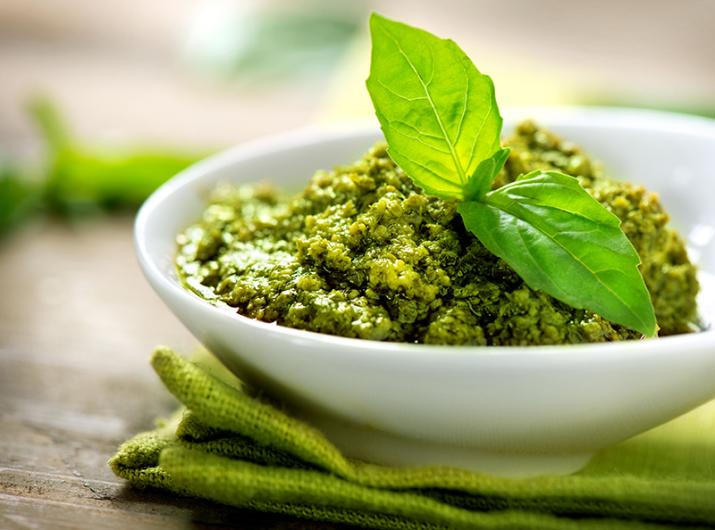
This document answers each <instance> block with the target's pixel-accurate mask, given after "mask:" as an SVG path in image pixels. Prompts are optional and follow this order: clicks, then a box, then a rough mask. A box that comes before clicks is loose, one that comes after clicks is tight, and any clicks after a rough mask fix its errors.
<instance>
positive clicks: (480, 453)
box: [302, 415, 593, 478]
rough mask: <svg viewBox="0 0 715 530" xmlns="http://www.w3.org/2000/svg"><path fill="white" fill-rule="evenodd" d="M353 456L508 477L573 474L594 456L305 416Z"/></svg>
mask: <svg viewBox="0 0 715 530" xmlns="http://www.w3.org/2000/svg"><path fill="white" fill-rule="evenodd" d="M302 419H304V420H305V421H306V422H308V423H310V424H311V425H313V426H314V427H316V428H318V429H319V430H320V431H321V432H322V433H323V434H324V435H325V436H326V437H327V438H328V439H329V440H330V441H331V442H332V443H333V444H335V445H336V446H337V447H338V449H340V451H341V452H342V453H343V454H344V455H345V456H348V457H351V458H355V459H358V460H363V461H366V462H371V463H374V464H382V465H389V466H399V467H415V466H419V467H424V466H447V467H457V468H461V469H467V470H469V471H475V472H481V473H488V474H492V475H499V476H503V477H512V478H524V477H532V476H537V475H569V474H571V473H575V472H576V471H579V470H580V469H582V468H583V467H584V466H585V465H586V464H587V463H588V461H589V460H590V459H591V457H592V456H593V453H526V452H519V451H517V450H514V451H512V452H507V451H494V450H488V449H483V448H475V447H466V446H464V445H453V444H449V443H446V442H445V443H440V442H433V441H429V440H420V439H416V438H406V437H401V436H399V435H396V434H390V433H386V432H384V431H379V430H376V429H372V428H370V427H363V426H358V425H353V424H346V423H344V422H340V421H336V420H334V419H332V418H326V417H324V416H320V417H316V416H312V415H311V416H309V417H308V416H302Z"/></svg>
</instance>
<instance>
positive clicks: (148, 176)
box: [28, 98, 207, 215]
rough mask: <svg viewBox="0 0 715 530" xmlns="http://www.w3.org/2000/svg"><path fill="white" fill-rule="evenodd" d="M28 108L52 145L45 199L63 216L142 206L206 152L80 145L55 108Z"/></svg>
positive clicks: (39, 101)
mask: <svg viewBox="0 0 715 530" xmlns="http://www.w3.org/2000/svg"><path fill="white" fill-rule="evenodd" d="M28 111H29V113H30V116H31V117H32V119H33V121H34V122H35V124H36V125H37V126H38V128H39V130H40V133H41V134H42V136H43V138H44V139H45V142H46V145H47V175H46V180H45V184H44V191H43V197H44V201H45V204H46V205H47V207H48V208H49V209H50V210H51V211H53V212H55V213H59V214H70V215H77V214H85V213H91V212H97V211H106V210H116V209H134V208H137V207H138V206H139V205H141V203H142V202H143V201H144V199H146V198H147V197H148V196H149V194H151V193H152V192H153V191H154V190H155V189H156V188H157V187H159V186H160V185H161V184H163V183H164V182H165V181H166V180H168V179H169V178H171V177H172V176H174V175H175V174H176V173H178V172H179V171H181V170H182V169H184V168H186V167H187V166H189V165H191V164H192V163H194V162H196V161H197V160H199V159H200V158H203V157H204V156H206V154H207V153H198V152H188V153H187V152H183V151H181V152H180V151H178V150H169V149H156V148H150V147H139V148H134V149H125V148H114V149H107V148H102V149H100V148H90V147H86V146H84V145H80V144H79V143H78V142H77V141H75V140H74V139H73V138H72V137H71V135H70V134H69V132H68V128H67V126H66V124H65V123H64V121H63V120H62V118H61V116H60V115H59V113H58V111H57V109H56V108H55V106H54V105H53V104H52V103H50V101H49V100H47V99H45V98H36V99H34V100H32V101H31V102H30V104H29V106H28Z"/></svg>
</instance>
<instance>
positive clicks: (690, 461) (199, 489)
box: [109, 347, 715, 530]
mask: <svg viewBox="0 0 715 530" xmlns="http://www.w3.org/2000/svg"><path fill="white" fill-rule="evenodd" d="M152 365H153V367H154V369H155V370H156V372H157V374H158V375H159V377H160V378H161V380H162V381H163V383H164V385H165V386H166V388H167V389H168V390H169V391H170V392H171V393H172V394H173V395H174V396H175V397H176V398H177V399H178V400H179V401H180V402H181V403H182V404H183V407H182V409H181V410H180V411H179V412H177V414H176V415H175V416H174V417H172V418H170V419H169V420H166V421H165V422H164V423H163V424H162V425H161V426H159V427H158V428H157V429H155V430H153V431H149V432H144V433H141V434H138V435H137V436H135V437H134V438H132V439H130V440H128V441H127V442H125V443H124V444H123V445H122V446H121V447H120V448H119V450H118V452H117V454H116V455H115V456H114V457H112V459H111V460H110V462H109V465H110V466H111V468H112V469H113V470H114V472H115V473H116V474H117V475H119V476H121V477H124V478H125V479H127V480H129V481H130V482H131V483H132V484H134V485H136V486H151V487H158V488H163V489H167V490H170V491H172V492H175V493H178V494H181V495H189V496H194V497H201V498H205V499H210V500H213V501H216V502H220V503H224V504H229V505H233V506H238V507H243V508H251V509H255V510H261V511H266V512H273V513H281V514H289V515H293V516H296V517H301V518H307V519H313V520H322V521H333V522H340V523H348V524H353V525H357V526H364V527H373V528H385V529H413V528H414V529H417V528H420V529H421V528H425V529H427V528H483V529H501V528H510V529H511V528H524V529H532V530H539V529H555V530H556V529H572V528H573V529H575V528H579V529H586V530H588V529H590V528H599V529H600V528H603V529H620V528H624V529H626V528H627V529H640V528H643V529H658V528H681V527H683V526H687V527H688V528H699V527H702V528H712V527H715V402H714V403H712V404H709V405H706V406H704V407H701V408H700V409H698V410H696V411H694V412H692V413H690V414H688V415H686V416H683V417H681V418H679V419H677V420H675V421H673V422H671V423H669V424H666V425H664V426H661V427H659V428H657V429H654V430H653V431H650V432H648V433H645V434H643V435H640V436H638V437H636V438H633V439H631V440H629V441H627V442H625V443H622V444H620V445H618V446H616V447H613V448H611V449H608V450H606V451H603V452H601V453H600V454H598V455H597V456H596V457H594V458H593V460H592V461H591V462H590V463H589V465H588V466H587V467H586V468H585V469H584V470H582V471H580V472H579V473H576V474H573V475H568V476H540V477H535V478H528V479H507V478H500V477H495V476H490V475H486V474H479V473H474V472H471V471H466V470H460V469H455V468H444V467H418V468H396V467H386V466H378V465H373V464H368V463H363V462H358V461H354V460H350V459H347V458H345V457H344V456H343V455H342V454H341V453H340V452H339V451H338V450H337V449H336V448H335V446H333V445H332V444H331V443H330V442H329V441H328V440H327V439H326V438H325V437H324V436H323V435H322V434H321V433H320V432H319V431H318V430H316V429H314V428H312V427H311V426H309V425H307V424H305V423H303V422H301V421H298V420H297V419H294V418H292V417H291V416H289V415H288V414H286V413H285V412H283V411H282V410H280V408H279V407H276V406H274V405H272V404H270V403H268V402H267V401H265V400H263V399H261V398H260V397H255V396H253V395H251V393H250V392H249V391H248V390H247V389H246V388H245V387H244V386H243V385H242V384H241V383H240V381H238V379H236V378H235V377H233V376H232V375H230V374H229V373H228V372H227V371H226V370H225V369H223V368H222V367H220V366H219V365H218V363H217V362H216V361H215V360H211V358H210V357H209V356H207V355H204V356H203V357H202V358H200V359H197V360H196V361H195V362H190V361H187V360H185V359H183V358H182V357H181V356H179V355H178V354H176V353H175V352H173V351H172V350H170V349H169V348H163V347H162V348H158V349H157V350H156V351H155V352H154V354H153V356H152Z"/></svg>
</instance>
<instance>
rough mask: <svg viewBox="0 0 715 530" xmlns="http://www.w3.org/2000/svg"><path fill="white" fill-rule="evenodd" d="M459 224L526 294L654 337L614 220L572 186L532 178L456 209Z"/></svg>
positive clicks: (633, 259) (560, 177) (631, 256)
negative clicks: (513, 276) (541, 295)
mask: <svg viewBox="0 0 715 530" xmlns="http://www.w3.org/2000/svg"><path fill="white" fill-rule="evenodd" d="M459 212H460V214H461V215H462V218H463V219H464V225H465V226H466V228H467V229H468V230H469V231H470V232H472V233H473V234H474V235H475V236H477V237H478V238H479V240H480V241H481V242H482V243H483V244H484V246H485V247H487V249H489V251H490V252H492V253H493V254H496V255H497V256H499V257H500V258H502V259H503V260H504V261H506V262H507V263H508V264H509V265H510V266H511V267H512V268H513V269H514V270H515V271H516V272H517V273H518V274H519V276H521V277H522V278H523V279H524V281H525V282H526V283H527V285H529V287H531V288H532V289H540V290H542V291H544V292H546V293H548V294H550V295H551V296H553V297H554V298H556V299H558V300H561V301H562V302H565V303H567V304H569V305H571V306H573V307H578V308H584V309H589V310H591V311H594V312H596V313H598V314H600V315H602V316H603V317H605V318H607V319H608V320H611V321H613V322H616V323H618V324H622V325H624V326H626V327H629V328H631V329H635V330H638V331H640V332H641V333H643V334H644V335H646V336H649V337H650V336H654V335H655V334H656V328H657V326H656V320H655V314H654V311H653V305H652V303H651V301H650V295H649V294H648V291H647V289H646V286H645V283H644V281H643V277H642V276H641V274H640V272H639V271H638V265H639V264H640V258H639V257H638V254H637V253H636V251H635V249H634V248H633V245H631V243H630V241H628V239H627V238H626V236H625V235H624V234H623V232H622V231H621V229H620V221H619V219H618V218H617V217H616V216H615V215H613V214H612V213H610V212H609V211H608V210H606V208H604V207H603V206H602V205H601V204H600V203H599V202H598V201H596V200H595V199H594V198H593V197H591V196H590V195H589V194H588V193H587V192H586V191H585V190H584V189H583V188H582V187H581V186H580V185H579V183H578V181H577V180H576V179H575V178H573V177H569V176H568V175H564V174H563V173H558V172H555V171H549V172H539V171H535V172H532V173H529V174H528V175H525V176H523V177H521V178H519V179H518V180H516V181H515V182H512V183H511V184H508V185H506V186H503V187H501V188H499V189H497V190H495V191H492V192H489V193H487V194H486V195H485V196H484V199H483V201H480V202H477V201H468V202H463V203H462V204H460V205H459Z"/></svg>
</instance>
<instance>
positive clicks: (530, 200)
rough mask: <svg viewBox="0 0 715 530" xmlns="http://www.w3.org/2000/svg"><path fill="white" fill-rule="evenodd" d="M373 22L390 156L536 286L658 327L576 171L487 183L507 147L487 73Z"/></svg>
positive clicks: (631, 257) (630, 263) (431, 42)
mask: <svg viewBox="0 0 715 530" xmlns="http://www.w3.org/2000/svg"><path fill="white" fill-rule="evenodd" d="M370 30H371V35H372V62H371V66H370V77H369V78H368V80H367V88H368V91H369V92H370V97H371V98H372V102H373V105H374V106H375V112H376V114H377V117H378V119H379V121H380V125H381V126H382V131H383V133H384V135H385V139H386V140H387V145H388V152H389V154H390V157H391V158H392V159H393V160H394V161H395V163H397V164H398V165H399V166H400V167H401V168H402V169H403V171H404V172H405V173H406V174H407V175H409V177H410V178H411V179H412V180H413V181H414V182H415V184H417V186H419V187H420V188H422V189H423V190H424V191H425V193H428V194H431V195H435V196H438V197H442V198H444V199H448V200H457V201H459V203H460V204H459V206H458V212H459V213H460V214H461V216H462V219H463V221H464V226H465V227H466V228H467V229H468V230H469V231H470V232H471V233H472V234H474V235H475V236H476V237H477V238H478V239H479V241H481V242H482V244H483V245H484V246H485V247H486V248H487V249H489V251H490V252H492V253H493V254H495V255H496V256H498V257H500V258H502V259H503V260H504V261H506V262H507V263H508V264H509V266H511V267H512V268H513V269H514V270H515V271H516V272H517V273H518V274H519V275H520V276H521V277H522V278H523V280H524V281H525V282H526V283H527V285H529V287H531V288H532V289H535V290H542V291H544V292H546V293H548V294H549V295H551V296H553V297H554V298H556V299H558V300H561V301H562V302H564V303H567V304H569V305H571V306H573V307H577V308H583V309H588V310H591V311H594V312H596V313H598V314H600V315H602V316H603V317H605V318H607V319H608V320H611V321H613V322H616V323H618V324H622V325H623V326H626V327H628V328H631V329H634V330H637V331H639V332H641V333H643V334H644V335H646V336H649V337H652V336H655V335H656V332H657V324H656V319H655V312H654V310H653V304H652V302H651V300H650V295H649V293H648V290H647V289H646V286H645V282H644V281H643V277H642V276H641V273H640V271H639V270H638V265H639V264H640V258H639V257H638V254H637V252H636V250H635V249H634V248H633V245H632V244H631V243H630V241H629V240H628V238H627V237H626V236H625V234H624V233H623V231H622V230H621V227H620V220H619V219H618V218H617V217H616V216H615V215H613V214H612V213H611V212H609V211H608V210H607V209H606V208H604V207H603V206H602V205H601V204H600V203H599V202H598V201H596V200H595V199H594V198H593V197H591V196H590V195H589V194H588V193H587V192H586V190H584V189H583V188H582V187H581V185H580V184H579V183H578V181H577V180H576V179H575V178H573V177H571V176H568V175H565V174H563V173H559V172H556V171H534V172H531V173H528V174H526V175H522V176H520V177H519V178H518V179H517V180H516V181H514V182H512V183H510V184H507V185H505V186H502V187H501V188H498V189H496V190H494V191H490V190H491V185H492V182H493V181H494V178H495V177H496V176H497V174H498V173H499V171H500V170H501V168H502V167H503V165H504V163H505V162H506V159H507V157H508V155H509V151H508V149H504V148H502V147H501V143H500V134H501V127H502V119H501V116H500V115H499V109H498V107H497V103H496V98H495V95H494V85H493V83H492V80H491V79H490V78H489V77H488V76H486V75H484V74H482V73H481V72H480V71H479V70H477V68H476V67H475V66H474V64H473V63H472V61H471V60H470V59H469V57H467V55H466V54H465V53H464V52H463V51H462V50H461V49H460V48H459V47H458V46H457V45H456V44H455V43H454V42H453V41H451V40H445V39H440V38H438V37H436V36H434V35H432V34H431V33H428V32H426V31H424V30H421V29H418V28H414V27H411V26H408V25H406V24H402V23H400V22H396V21H393V20H390V19H387V18H384V17H382V16H379V15H377V14H373V15H372V17H371V18H370Z"/></svg>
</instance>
